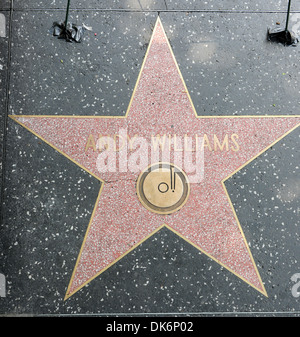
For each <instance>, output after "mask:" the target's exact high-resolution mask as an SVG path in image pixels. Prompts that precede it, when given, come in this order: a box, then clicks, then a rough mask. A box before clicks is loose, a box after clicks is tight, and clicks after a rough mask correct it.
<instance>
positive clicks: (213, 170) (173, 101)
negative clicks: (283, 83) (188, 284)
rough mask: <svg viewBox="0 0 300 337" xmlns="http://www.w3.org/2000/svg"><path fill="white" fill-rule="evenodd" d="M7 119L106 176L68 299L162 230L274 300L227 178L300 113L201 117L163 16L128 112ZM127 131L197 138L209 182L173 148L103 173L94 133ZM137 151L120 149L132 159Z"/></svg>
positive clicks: (94, 173) (279, 135)
mask: <svg viewBox="0 0 300 337" xmlns="http://www.w3.org/2000/svg"><path fill="white" fill-rule="evenodd" d="M10 117H11V118H12V119H14V120H15V121H16V122H18V123H19V124H21V125H22V126H24V127H25V128H26V129H28V130H29V131H31V132H32V133H33V134H35V135H36V136H37V137H39V138H41V139H42V140H43V141H45V142H46V143H47V144H49V145H50V146H51V147H53V148H54V149H56V150H57V151H59V152H60V153H61V154H63V155H64V156H66V157H67V158H69V159H70V160H71V161H73V162H74V163H76V164H77V165H79V166H80V167H81V168H83V169H85V170H86V171H87V172H89V173H90V174H91V175H92V176H94V177H95V178H97V179H99V180H100V181H101V182H102V185H101V189H100V191H99V195H98V198H97V201H96V204H95V207H94V210H93V213H92V216H91V220H90V223H89V226H88V229H87V232H86V235H85V238H84V241H83V243H82V247H81V250H80V252H79V255H78V258H77V262H76V265H75V268H74V271H73V274H72V276H71V280H70V283H69V286H68V289H67V293H66V297H65V299H67V298H69V297H70V296H72V295H73V294H74V293H75V292H77V291H78V290H79V289H81V288H82V287H83V286H84V285H86V284H87V283H89V282H90V281H91V280H93V279H94V278H95V277H97V276H98V275H100V274H101V273H102V272H104V271H105V270H106V269H107V268H109V267H110V266H111V265H113V264H114V263H116V261H118V260H119V259H121V258H122V257H123V256H125V255H126V254H127V253H128V252H130V251H131V250H133V249H134V248H135V247H137V246H138V245H140V244H141V243H142V242H143V241H145V240H146V239H147V238H149V237H150V236H151V235H153V234H154V233H156V232H157V231H158V230H159V229H161V228H162V227H163V226H165V227H167V228H168V229H170V230H171V231H173V232H174V233H176V234H178V235H179V236H180V237H182V238H183V239H185V240H186V241H188V242H189V243H190V244H192V245H193V246H194V247H196V248H198V249H199V250H200V251H201V252H203V253H204V254H206V255H208V256H209V257H210V258H211V259H213V260H214V261H216V262H218V263H219V264H221V265H222V266H224V267H225V268H227V269H228V270H229V271H231V272H232V273H233V274H235V275H236V276H238V277H240V278H241V279H242V280H244V281H245V282H247V283H248V284H249V285H251V286H252V287H254V288H255V289H256V290H258V291H259V292H261V293H262V294H264V295H266V296H267V293H266V290H265V288H264V285H263V282H262V280H261V278H260V275H259V272H258V269H257V267H256V264H255V261H254V259H253V257H252V254H251V252H250V249H249V247H248V245H247V242H246V238H245V236H244V234H243V231H242V226H241V225H240V223H239V220H238V218H237V216H236V214H235V211H234V208H233V206H232V204H231V201H230V198H229V196H228V193H227V191H226V188H225V185H224V182H225V180H226V179H228V178H229V177H230V176H232V175H233V174H234V173H236V172H237V171H238V170H240V169H241V168H242V167H244V166H245V165H247V164H248V163H249V162H250V161H252V160H253V159H254V158H256V157H257V156H259V155H260V154H261V153H263V152H264V151H265V150H266V149H267V148H269V147H270V146H272V145H273V144H275V143H276V142H277V141H278V140H279V139H281V138H283V137H284V136H285V135H287V134H288V133H289V132H291V131H292V130H294V129H295V128H296V127H297V126H298V125H299V116H276V117H272V116H241V117H238V116H206V117H205V116H198V115H197V114H196V111H195V109H194V106H193V103H192V101H191V98H190V96H189V93H188V90H187V87H186V85H185V83H184V80H183V78H182V76H181V73H180V70H179V67H178V65H177V62H176V60H175V57H174V54H173V52H172V50H171V47H170V44H169V42H168V39H167V37H166V34H165V32H164V29H163V26H162V23H161V21H160V19H159V18H158V19H157V22H156V25H155V28H154V31H153V34H152V38H151V41H150V44H149V47H148V50H147V53H146V56H145V59H144V62H143V65H142V69H141V71H140V74H139V77H138V80H137V84H136V87H135V89H134V92H133V95H132V98H131V101H130V103H129V107H128V110H127V112H126V115H125V116H123V117H105V116H101V117H92V116H28V115H22V116H21V115H19V116H16V115H12V116H10ZM120 130H126V132H127V137H128V139H131V140H133V139H134V138H135V137H136V136H137V135H138V137H140V138H142V139H146V140H147V141H148V142H149V143H151V137H152V136H153V135H158V134H159V135H174V136H175V135H176V137H178V138H180V137H181V139H184V137H185V136H186V135H189V136H191V137H194V136H195V135H199V136H200V137H202V143H201V144H202V146H201V147H202V150H203V151H204V167H203V172H204V177H203V179H202V180H201V181H197V182H195V183H191V182H190V181H189V177H188V176H187V175H185V172H184V169H183V167H177V168H176V166H175V165H172V164H171V163H172V161H173V160H174V154H173V157H171V158H170V163H167V166H164V167H162V166H163V165H164V164H163V163H160V162H158V163H157V164H152V166H151V165H150V167H152V168H153V170H152V171H149V165H144V166H143V167H139V170H125V169H123V170H120V166H121V165H123V164H124V162H122V163H121V162H119V164H117V165H119V166H118V167H117V166H116V167H115V170H110V171H109V170H108V171H106V172H102V171H101V172H100V171H99V155H101V153H103V152H101V153H100V147H99V144H98V140H97V139H98V138H97V137H98V136H99V135H117V134H118V133H119V131H120ZM99 139H100V138H99ZM133 144H134V142H133V141H132V142H131V145H132V146H133ZM101 150H103V149H101ZM115 150H116V149H115ZM133 150H134V149H129V148H128V147H124V148H122V150H121V149H119V151H115V153H118V155H119V156H124V155H125V156H124V157H123V158H127V159H124V160H125V162H126V160H128V154H129V153H131V154H132V153H134V151H133ZM104 152H105V151H104ZM177 154H178V152H177ZM126 155H127V157H126ZM126 164H128V162H126ZM155 165H156V166H155ZM155 170H156V171H155ZM176 170H177V171H176ZM155 172H156V173H158V175H159V178H158V179H156V178H155V177H156V175H155ZM155 179H156V180H155ZM175 181H176V188H174V182H175ZM152 185H155V186H156V187H155V188H154V190H155V191H154V192H153V193H154V194H155V195H156V196H157V197H158V199H155V200H158V201H153V200H152V199H151V198H152V196H153V194H152V192H149V191H151V186H152ZM147 186H148V187H147ZM171 187H172V188H171ZM172 190H176V193H177V194H176V193H174V196H173V197H171V195H172ZM178 191H179V192H178ZM167 193H168V194H167ZM165 194H166V195H169V196H170V198H165V197H164V196H163V195H165ZM172 198H173V199H172ZM172 200H173V201H172ZM152 201H153V202H152ZM174 205H177V206H178V207H177V206H176V207H175V206H174ZM173 206H174V207H173ZM164 210H167V211H164Z"/></svg>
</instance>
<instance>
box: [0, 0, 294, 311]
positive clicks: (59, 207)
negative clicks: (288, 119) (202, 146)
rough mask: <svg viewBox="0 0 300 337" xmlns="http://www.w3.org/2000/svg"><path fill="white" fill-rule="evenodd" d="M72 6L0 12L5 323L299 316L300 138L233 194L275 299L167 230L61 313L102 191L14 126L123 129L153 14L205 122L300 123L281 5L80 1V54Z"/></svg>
mask: <svg viewBox="0 0 300 337" xmlns="http://www.w3.org/2000/svg"><path fill="white" fill-rule="evenodd" d="M65 5H66V1H63V0H53V1H52V0H51V1H38V0H28V1H21V0H11V1H9V0H2V1H1V3H0V20H2V21H0V28H1V23H5V27H6V29H5V32H4V33H3V34H2V35H3V36H0V108H1V118H0V129H1V132H0V142H1V144H2V146H1V149H0V151H1V152H0V159H1V160H0V162H2V165H1V173H2V180H1V199H2V206H1V227H0V275H2V279H3V278H4V280H5V284H4V285H5V287H4V286H3V283H1V282H0V296H1V297H0V316H1V315H4V316H6V315H13V316H14V315H15V316H18V315H33V316H39V315H54V316H58V315H99V316H101V315H103V316H105V315H113V314H116V315H117V314H119V315H137V314H140V315H145V316H146V315H157V316H159V315H161V316H163V315H165V314H168V315H174V316H175V315H179V316H180V315H182V316H185V315H191V316H226V315H249V316H300V297H299V295H300V286H299V281H300V249H299V247H300V237H299V229H300V221H299V216H300V206H299V204H300V203H299V201H300V173H299V159H300V151H299V128H297V129H296V130H294V131H293V132H291V133H290V134H289V135H288V136H286V137H285V138H283V139H282V140H280V141H279V142H278V143H276V144H275V145H274V146H272V147H271V148H270V149H268V150H267V151H266V152H265V153H264V154H262V155H260V156H259V157H258V158H257V159H256V160H254V161H253V162H251V163H250V164H249V165H248V166H246V167H245V168H243V169H242V170H241V171H239V172H238V173H236V174H235V175H234V176H233V177H231V178H230V179H229V180H228V181H227V182H226V188H227V190H228V193H229V195H230V198H231V201H232V203H233V206H234V207H235V210H236V213H237V215H238V217H239V219H240V222H241V224H242V225H243V231H244V234H245V237H246V240H247V242H248V244H249V248H250V249H251V252H252V255H253V258H254V260H255V261H256V264H257V268H258V270H259V273H260V275H261V278H262V280H263V282H264V286H265V288H266V291H267V293H268V297H265V296H264V295H262V294H260V293H259V292H257V291H256V290H255V289H253V288H251V287H250V286H249V285H248V284H247V283H245V282H243V281H242V280H241V279H239V278H238V277H236V276H235V275H233V274H232V273H230V272H229V271H228V270H227V269H225V268H223V267H222V266H221V265H219V264H217V263H216V262H214V261H213V260H211V259H210V258H208V257H207V256H206V255H204V254H202V253H201V252H200V251H198V250H197V249H196V248H194V247H192V246H191V245H189V244H188V243H187V242H186V241H184V240H183V239H181V238H180V237H177V236H176V235H175V234H174V233H172V232H170V231H168V229H167V228H163V229H162V230H160V231H159V232H158V233H156V234H155V235H153V236H152V237H151V238H150V239H148V240H146V241H145V242H143V243H142V244H141V245H140V246H138V247H137V248H136V249H134V250H133V251H132V252H130V253H129V254H128V255H126V256H125V257H123V258H122V259H121V260H120V261H118V262H117V263H116V264H114V265H113V266H112V267H110V268H109V269H108V270H106V271H105V272H104V273H103V274H101V275H100V276H98V277H97V278H95V279H94V280H93V281H92V282H91V283H89V284H88V285H87V286H85V287H84V288H82V289H81V290H80V291H78V292H77V293H76V294H74V295H73V296H72V297H71V298H69V299H68V300H67V301H64V296H65V293H66V289H67V286H68V283H69V281H70V277H71V274H72V271H73V268H74V265H75V263H76V259H77V256H78V252H79V250H80V247H81V244H82V241H83V238H84V236H85V232H86V229H87V226H88V222H89V219H90V217H91V214H92V212H93V207H94V204H95V201H96V198H97V195H98V191H99V188H100V182H99V181H97V180H96V179H94V178H93V177H92V176H90V175H89V174H88V173H87V172H85V171H84V170H82V169H81V168H80V167H78V166H76V165H75V164H74V163H72V162H70V161H69V160H68V159H67V158H65V157H64V156H62V155H61V154H59V153H58V152H56V151H55V150H54V149H53V148H51V147H49V146H48V145H47V144H46V143H44V142H42V141H40V140H39V139H38V138H37V137H35V136H34V135H33V134H32V133H30V132H28V131H27V130H26V129H24V128H22V127H21V126H20V125H18V124H16V123H15V122H14V121H13V120H11V119H9V118H8V115H13V114H18V115H19V114H24V115H78V116H83V115H87V116H94V115H96V116H100V115H104V116H123V115H124V114H125V112H126V109H127V107H128V104H129V101H130V98H131V95H132V92H133V89H134V86H135V84H136V80H137V77H138V74H139V71H140V68H141V65H142V62H143V59H144V56H145V53H146V50H147V46H148V44H149V40H150V37H151V34H152V29H153V27H154V24H155V22H156V19H157V16H158V15H160V18H161V20H162V22H163V24H164V28H165V30H166V34H167V37H168V39H169V41H170V44H171V46H172V49H173V52H174V55H175V57H176V59H177V62H178V65H179V68H180V70H181V72H182V75H183V78H184V80H185V82H186V84H187V87H188V90H189V93H190V95H191V99H192V101H193V103H194V106H195V109H196V111H197V113H198V115H204V116H210V115H217V116H231V115H234V116H243V115H270V116H272V115H300V83H299V81H300V65H299V59H300V49H299V48H300V46H296V47H284V46H282V45H280V44H273V43H270V42H268V41H267V40H266V33H267V28H268V27H275V26H276V23H280V26H282V27H284V22H285V15H286V7H287V3H286V1H275V0H271V1H264V2H259V1H234V0H226V1H201V2H199V1H196V0H195V1H191V0H190V1H171V0H157V1H146V0H124V1H104V0H103V1H100V0H99V1H98V0H88V1H79V0H71V10H70V21H72V22H73V23H75V24H80V25H81V24H83V23H84V24H85V25H86V26H90V27H92V29H91V30H86V31H85V33H84V36H83V41H82V42H81V43H79V44H77V43H68V42H66V41H64V40H59V39H57V38H56V37H54V36H52V35H51V33H50V28H51V26H52V23H53V22H54V21H63V20H64V15H65ZM4 18H5V19H4ZM4 21H5V22H4ZM290 27H291V29H294V30H295V31H296V33H298V34H300V3H299V2H297V1H294V2H293V4H292V13H291V17H290ZM0 281H1V280H0ZM1 285H2V286H1ZM1 287H2V288H1Z"/></svg>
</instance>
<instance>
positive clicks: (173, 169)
mask: <svg viewBox="0 0 300 337" xmlns="http://www.w3.org/2000/svg"><path fill="white" fill-rule="evenodd" d="M189 192H190V186H189V182H188V179H187V176H186V174H185V173H184V172H183V170H181V169H180V168H179V167H177V166H175V165H174V164H171V163H156V164H153V165H151V166H149V167H147V168H146V169H145V170H144V171H143V172H142V173H141V174H140V176H139V178H138V180H137V195H138V198H139V200H140V202H141V203H142V205H143V206H144V207H145V208H147V209H148V210H150V211H152V212H154V213H158V214H171V213H173V212H176V211H178V210H179V209H180V208H181V207H183V205H184V204H185V203H186V201H187V199H188V196H189Z"/></svg>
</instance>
